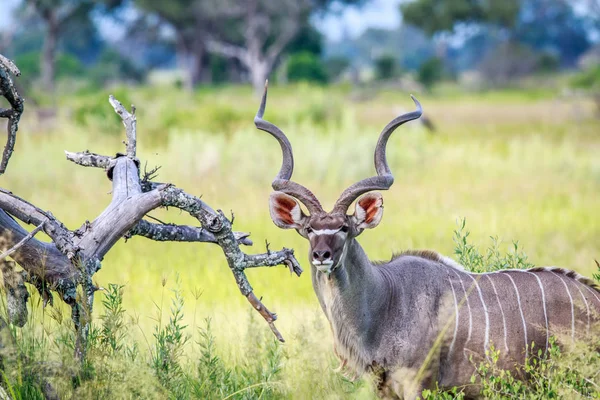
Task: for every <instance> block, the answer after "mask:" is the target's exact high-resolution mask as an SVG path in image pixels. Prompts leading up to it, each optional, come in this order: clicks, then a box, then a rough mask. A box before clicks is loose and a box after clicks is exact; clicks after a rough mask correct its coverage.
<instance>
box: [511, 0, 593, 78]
mask: <svg viewBox="0 0 600 400" xmlns="http://www.w3.org/2000/svg"><path fill="white" fill-rule="evenodd" d="M512 39H513V41H515V42H518V43H522V44H524V45H527V46H529V47H531V48H533V49H535V50H538V51H544V52H553V53H556V54H557V55H558V59H559V62H560V64H561V65H563V66H566V67H571V66H573V65H575V63H576V62H577V59H578V58H579V57H580V56H581V55H582V54H583V53H584V52H585V51H586V50H587V49H588V48H589V47H590V40H589V38H588V31H587V29H586V25H585V21H584V17H583V16H580V15H577V14H576V13H575V11H574V9H573V0H523V1H522V3H521V11H520V13H519V17H518V20H517V22H516V24H515V26H514V28H513V29H512Z"/></svg>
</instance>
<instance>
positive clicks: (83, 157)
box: [65, 150, 115, 170]
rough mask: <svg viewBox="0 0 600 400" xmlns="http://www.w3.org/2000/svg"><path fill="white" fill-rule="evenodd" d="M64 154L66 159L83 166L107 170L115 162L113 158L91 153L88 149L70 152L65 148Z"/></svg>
mask: <svg viewBox="0 0 600 400" xmlns="http://www.w3.org/2000/svg"><path fill="white" fill-rule="evenodd" d="M65 155H66V156H67V160H69V161H72V162H74V163H75V164H77V165H81V166H84V167H96V168H102V169H106V170H107V169H109V168H110V167H113V166H114V163H115V159H114V158H111V157H107V156H103V155H100V154H96V153H91V152H90V151H89V150H86V151H82V152H78V153H72V152H70V151H66V150H65Z"/></svg>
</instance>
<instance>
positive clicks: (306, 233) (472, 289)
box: [255, 87, 600, 398]
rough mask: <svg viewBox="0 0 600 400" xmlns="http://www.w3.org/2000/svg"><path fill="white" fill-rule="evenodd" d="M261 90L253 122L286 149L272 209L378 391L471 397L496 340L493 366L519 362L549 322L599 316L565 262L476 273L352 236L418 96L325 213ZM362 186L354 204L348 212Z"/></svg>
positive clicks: (553, 325)
mask: <svg viewBox="0 0 600 400" xmlns="http://www.w3.org/2000/svg"><path fill="white" fill-rule="evenodd" d="M266 95H267V91H266V87H265V93H264V95H263V99H262V102H261V106H260V109H259V111H258V113H257V115H256V118H255V124H256V126H257V128H259V129H261V130H263V131H266V132H268V133H270V134H271V135H273V136H274V137H275V138H276V139H277V140H278V141H279V143H280V145H281V148H282V151H283V159H284V160H283V165H282V168H281V170H280V172H279V174H278V175H277V177H276V178H275V180H274V181H273V188H274V189H275V190H276V192H274V193H273V194H272V195H271V198H270V211H271V217H272V219H273V221H274V223H275V224H276V225H277V226H279V227H281V228H287V229H290V228H292V229H296V230H297V231H298V233H299V234H300V235H302V236H303V237H305V238H307V239H308V240H309V242H310V252H309V259H310V261H311V264H312V265H311V267H312V268H311V270H312V282H313V287H314V290H315V293H316V294H317V297H318V299H319V303H320V305H321V308H322V309H323V311H324V313H325V315H326V316H327V319H328V320H329V323H330V325H331V330H332V333H333V339H334V351H335V353H336V355H337V356H338V358H340V360H341V363H342V364H341V367H342V368H347V369H349V370H351V371H352V372H354V373H355V374H356V375H361V374H363V373H365V372H372V373H374V374H375V376H376V378H377V382H378V390H379V394H380V395H381V396H382V397H390V398H396V397H400V398H415V397H416V396H418V395H419V394H420V393H421V391H422V390H423V389H425V388H431V387H435V384H436V382H437V383H438V385H439V387H441V388H451V387H454V386H461V387H464V388H465V393H466V395H467V396H468V397H477V396H478V388H477V386H475V385H471V384H470V379H471V376H472V375H473V373H474V372H475V365H476V364H477V363H478V362H479V361H482V360H485V358H486V351H487V350H489V349H491V348H492V346H493V347H494V348H495V349H497V350H498V351H500V358H499V366H500V367H503V368H506V369H514V368H515V367H516V366H518V365H520V364H523V363H524V361H525V359H526V357H528V355H529V352H531V345H532V343H535V347H534V348H535V349H536V352H537V349H540V348H542V349H546V348H547V347H548V343H549V339H550V337H551V335H552V334H553V333H557V334H558V333H562V334H566V335H567V337H569V336H570V337H572V338H573V339H574V338H575V337H576V335H578V334H579V333H586V332H589V331H590V329H592V328H593V326H594V325H596V324H597V321H598V318H597V316H598V313H599V312H600V291H598V288H597V287H596V286H595V285H594V284H593V282H592V281H591V280H588V279H586V278H584V277H582V276H580V275H578V274H576V273H574V272H572V271H567V270H563V269H559V268H535V269H529V270H504V271H498V272H494V273H485V274H475V273H469V272H466V271H465V270H464V269H463V268H462V266H460V265H459V264H457V263H456V262H454V261H452V260H451V259H449V258H446V257H443V256H441V255H439V254H438V253H435V252H432V251H408V252H404V253H402V254H400V255H397V256H395V257H393V258H392V260H390V261H389V262H385V263H381V262H372V261H370V260H369V258H368V257H367V255H366V254H365V252H364V250H363V249H362V247H361V246H360V244H359V243H358V241H357V240H356V237H357V236H358V235H359V234H360V233H362V231H363V230H364V229H368V228H374V227H375V226H377V224H378V223H379V221H380V220H381V217H382V214H383V199H382V197H381V194H379V193H367V192H370V191H372V190H376V189H382V190H386V189H388V188H389V187H390V186H391V185H392V183H393V177H392V174H391V171H390V169H389V166H388V165H387V162H386V155H385V147H386V144H387V140H388V138H389V136H390V135H391V133H392V132H393V131H394V130H395V129H396V128H397V127H398V126H400V125H402V124H403V123H405V122H407V121H410V120H413V119H416V118H419V116H420V115H421V106H420V104H419V103H418V102H417V101H416V100H415V99H414V98H413V100H414V101H415V103H416V104H417V107H418V109H417V111H415V112H412V113H408V114H405V115H402V116H400V117H398V118H396V119H395V120H393V121H392V122H390V123H389V124H388V125H387V126H386V127H385V128H384V130H383V131H382V133H381V135H380V137H379V141H378V143H377V147H376V150H375V168H376V170H377V176H375V177H372V178H367V179H364V180H362V181H360V182H358V183H356V184H354V185H352V186H350V187H349V188H348V189H346V190H345V191H344V192H343V193H342V195H341V197H340V199H339V200H338V201H337V203H336V205H335V207H334V209H333V211H331V212H329V213H328V212H325V211H323V208H322V207H321V205H320V203H319V201H318V200H317V198H316V197H315V196H314V195H313V194H312V193H311V192H310V191H309V190H308V189H306V188H305V187H303V186H301V185H299V184H297V183H295V182H293V181H291V180H290V178H291V175H292V172H293V157H292V149H291V145H290V143H289V141H288V140H287V138H286V137H285V135H284V134H283V132H282V131H281V130H280V129H279V128H277V127H276V126H275V125H273V124H271V123H269V122H267V121H265V120H263V118H262V117H263V114H264V111H265V106H266ZM365 193H367V194H365ZM363 194H364V195H363ZM360 195H363V196H362V197H360V198H359V199H358V201H357V202H356V206H355V212H354V214H352V215H347V213H346V212H347V209H348V207H349V206H350V205H351V204H352V203H353V202H354V200H356V199H357V198H358V197H359V196H360ZM292 196H293V197H292ZM296 199H297V200H300V201H301V202H302V203H303V204H304V205H305V206H306V208H307V209H308V211H309V213H310V214H309V215H305V214H304V212H303V211H302V209H301V208H300V205H299V203H298V202H297V201H296Z"/></svg>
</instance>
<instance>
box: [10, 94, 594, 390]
mask: <svg viewBox="0 0 600 400" xmlns="http://www.w3.org/2000/svg"><path fill="white" fill-rule="evenodd" d="M538 83H539V82H538ZM538 83H535V82H534V83H533V84H531V85H530V86H531V87H532V88H531V89H528V90H509V89H507V90H496V91H489V92H477V93H465V92H464V91H458V90H456V89H454V88H453V87H450V86H447V87H446V86H443V87H440V88H438V90H436V91H435V92H434V93H432V94H428V95H419V96H418V98H419V100H420V101H421V102H422V104H423V106H424V109H425V114H426V115H427V116H428V117H430V118H431V119H432V120H433V121H434V122H435V125H436V128H437V129H436V131H435V132H434V133H432V132H429V131H428V130H426V129H425V128H423V127H422V126H421V125H419V124H418V123H412V124H409V125H407V126H404V127H402V128H401V129H400V131H398V132H397V133H396V134H395V135H394V137H393V138H392V142H391V143H390V145H389V146H388V159H389V162H390V165H391V168H392V169H393V171H394V174H395V176H396V184H395V185H394V186H393V187H392V189H391V190H390V191H388V192H386V193H384V199H385V205H386V210H385V215H384V219H383V221H382V223H381V225H380V226H379V227H378V228H377V229H376V230H373V231H371V232H367V233H365V234H364V235H363V236H361V240H360V241H361V243H362V244H363V246H364V247H365V249H366V250H367V252H368V254H369V255H370V257H371V258H374V259H377V258H380V259H387V258H389V257H390V256H391V253H392V251H399V250H403V249H409V248H430V249H435V250H437V251H439V252H441V253H443V254H446V255H452V256H454V257H455V258H456V259H457V260H458V261H460V262H462V263H464V264H465V265H466V266H467V267H468V268H472V269H476V270H485V269H498V268H507V267H510V268H522V267H529V266H531V265H533V264H535V265H539V266H543V265H556V266H561V267H566V268H572V269H575V270H577V271H578V272H580V273H582V274H584V275H586V276H592V274H594V273H595V272H596V269H597V266H596V264H595V263H594V259H595V258H600V255H599V254H598V250H599V249H598V240H597V238H598V237H599V235H600V222H599V220H598V210H599V209H600V197H599V196H598V193H600V158H599V157H598V154H599V150H600V136H599V135H598V122H597V120H596V119H594V118H593V104H592V102H591V100H588V99H585V98H577V97H564V98H563V97H560V96H559V95H557V92H556V91H555V90H553V89H544V88H542V89H540V88H539V87H541V85H539V84H538ZM536 87H537V88H536ZM59 89H60V87H59ZM71 89H72V88H71ZM109 93H112V94H114V95H115V96H116V97H117V98H119V99H120V100H121V101H122V102H123V103H124V104H128V103H134V104H136V106H137V107H138V111H137V117H138V138H139V145H138V154H139V156H140V157H143V159H144V160H148V166H149V167H152V166H154V165H161V166H162V169H161V170H160V171H159V173H160V175H159V178H158V180H159V181H168V182H173V183H174V184H176V185H177V186H178V187H181V188H183V189H186V190H188V191H189V192H192V193H195V194H197V195H200V194H201V195H202V196H203V199H204V200H206V201H208V202H210V204H212V205H214V206H215V207H218V208H221V209H223V210H226V211H228V210H230V209H231V210H233V211H234V212H235V213H236V219H235V225H234V228H235V229H236V230H239V231H246V232H251V233H252V238H253V240H254V243H255V247H257V248H256V249H254V251H256V252H259V251H263V250H264V245H263V243H264V242H265V240H267V241H268V242H269V243H270V244H271V245H272V247H273V248H281V247H283V246H286V247H293V248H295V249H296V250H297V251H296V255H297V258H298V259H299V260H300V262H301V263H302V264H303V266H304V268H305V270H306V272H305V273H304V274H303V275H302V277H300V278H296V277H295V276H291V275H290V273H289V271H287V269H285V268H280V269H269V270H266V269H263V270H256V271H250V272H249V276H250V279H251V280H252V282H253V285H254V287H255V289H256V291H257V293H260V294H262V295H263V296H264V300H265V302H266V303H268V304H269V306H270V308H271V309H272V310H274V311H276V312H277V313H278V316H279V319H278V321H277V323H278V327H279V329H280V331H281V332H282V334H283V336H284V337H285V338H286V343H285V344H280V343H278V342H276V340H275V338H274V337H273V336H272V334H271V332H269V330H268V328H267V327H266V326H265V325H264V323H263V322H262V321H261V320H259V317H258V316H255V315H254V314H255V313H254V311H252V310H251V309H250V307H249V306H248V304H247V302H246V301H245V300H244V299H243V297H242V296H240V294H239V291H238V289H237V287H236V286H235V283H234V282H233V278H232V276H231V272H230V271H229V270H228V268H227V265H226V262H225V260H224V258H223V255H222V252H221V251H220V249H218V248H217V247H216V246H212V245H210V244H182V243H156V242H150V241H146V240H144V239H141V238H132V239H130V240H128V241H127V242H125V241H121V242H120V243H118V244H117V245H116V246H115V248H114V249H113V250H112V251H111V252H110V253H108V255H107V257H106V258H105V259H104V261H103V268H102V269H101V270H100V271H99V273H98V274H97V275H96V280H97V282H96V283H97V284H98V285H99V286H102V287H103V288H104V289H105V290H104V291H103V292H100V293H98V294H97V296H96V306H95V315H94V328H93V329H92V331H91V333H90V350H89V352H88V357H87V359H86V363H85V365H84V366H83V368H81V367H80V366H79V365H77V364H76V363H75V361H74V360H73V328H72V322H71V320H70V316H69V312H70V310H68V309H67V308H66V307H64V306H63V305H61V304H58V303H59V302H56V305H55V307H46V308H43V307H42V305H41V299H40V297H39V296H38V295H37V294H36V293H34V292H35V290H32V291H31V292H32V299H31V300H30V306H31V309H32V310H31V311H32V312H30V317H29V318H30V320H29V321H28V323H27V324H26V325H25V327H24V328H15V327H12V326H11V327H10V328H9V329H8V330H6V329H5V330H4V332H5V333H8V337H5V338H4V339H3V343H4V344H5V347H4V349H3V350H2V353H1V354H2V361H3V364H4V370H3V371H4V372H3V383H2V385H3V386H4V387H5V388H6V391H7V392H8V393H9V394H10V395H11V397H12V398H19V399H30V398H40V396H41V395H40V390H39V382H37V381H35V379H33V378H32V376H37V375H38V373H39V371H44V368H49V369H50V370H51V371H52V374H49V375H48V379H49V380H50V382H51V383H52V384H53V385H54V386H55V389H56V390H57V391H58V392H59V393H60V395H61V397H64V398H215V399H225V398H299V399H300V398H348V397H350V398H373V397H374V392H373V389H372V386H371V384H370V382H369V381H368V380H367V379H366V378H365V379H362V380H358V381H356V382H351V381H350V380H348V379H346V378H344V377H342V376H341V375H339V374H336V373H335V372H334V371H333V369H334V368H335V367H336V366H337V364H336V360H335V358H334V355H333V351H332V346H331V337H330V332H329V328H328V325H327V322H326V319H325V317H324V316H323V315H322V312H321V310H320V308H319V306H318V303H317V301H316V298H315V296H314V294H313V291H312V287H311V282H310V272H309V271H308V269H309V268H308V265H307V263H306V256H305V254H304V253H305V252H306V251H307V244H306V243H305V242H304V241H303V240H302V239H301V238H300V237H299V236H298V235H295V234H294V233H293V232H289V233H288V232H281V231H279V230H278V228H276V227H275V226H274V225H273V224H272V222H271V221H270V217H269V212H268V206H267V199H268V195H269V193H270V192H271V188H270V182H271V180H272V178H273V176H274V175H275V173H276V172H277V170H278V168H279V164H280V161H281V155H280V150H279V147H278V146H277V143H276V142H275V141H274V140H273V139H272V138H271V137H269V135H267V134H265V133H264V132H259V131H257V130H256V129H255V128H254V126H253V123H252V118H253V116H254V114H255V112H256V109H257V106H258V99H257V98H256V97H255V96H254V95H253V92H252V90H251V89H250V88H249V87H248V88H247V87H229V86H227V87H222V88H219V89H210V88H203V89H199V90H196V91H194V92H188V91H183V90H181V89H177V88H173V87H172V86H155V87H137V88H134V87H132V88H130V87H113V88H111V89H110V90H109V89H101V90H99V89H94V90H89V91H88V90H84V89H82V90H80V91H79V92H76V93H72V94H70V95H63V96H59V97H58V98H57V99H58V110H59V114H58V116H57V118H56V119H54V120H53V122H52V123H47V122H43V121H42V122H40V120H38V119H37V118H36V114H35V113H34V112H26V113H25V114H24V117H23V121H22V123H21V126H20V131H19V139H18V142H17V147H16V150H15V155H14V156H13V158H12V160H11V166H10V169H9V170H8V171H7V173H6V174H5V175H4V176H3V178H2V179H3V183H2V186H3V187H5V188H9V189H10V190H11V191H13V192H14V193H17V194H18V195H19V196H21V197H23V198H26V199H28V200H29V201H31V202H32V203H34V204H36V205H38V206H39V207H41V208H43V209H47V210H51V211H52V213H53V214H54V215H56V216H57V217H58V218H60V219H61V220H62V221H63V222H65V223H66V224H67V226H69V227H72V228H74V227H75V225H78V224H80V223H81V221H82V220H85V218H86V217H88V216H89V215H96V214H98V213H99V212H100V211H101V210H102V209H103V208H104V207H105V206H106V203H108V202H109V201H110V195H109V194H108V192H109V191H110V183H109V181H108V180H107V179H106V176H105V175H104V174H103V173H101V172H100V171H98V170H94V169H84V168H73V166H72V165H70V163H68V162H67V161H66V160H65V159H64V153H63V150H64V149H70V150H83V149H86V148H90V149H93V150H94V151H95V152H99V153H105V154H110V153H112V152H114V149H116V148H119V145H120V142H121V141H122V126H121V121H120V120H119V118H118V117H117V116H116V115H115V114H114V112H113V110H112V109H111V107H110V106H109V105H108V102H107V101H106V99H107V97H108V94H109ZM269 96H270V107H269V110H268V111H267V115H266V117H267V118H268V119H269V120H271V121H273V122H275V123H276V124H278V125H279V126H280V127H282V129H284V130H285V131H286V133H287V135H288V136H289V138H290V140H291V141H292V145H293V147H294V152H295V155H296V169H295V175H294V176H295V180H297V181H299V182H301V183H303V184H304V185H306V186H307V187H309V188H311V189H312V190H313V191H314V192H315V193H316V194H317V195H318V196H319V198H321V199H322V200H323V202H324V203H325V204H332V202H333V201H334V200H335V199H336V198H337V196H338V195H339V192H340V191H341V190H343V189H344V188H345V187H347V186H348V185H349V184H350V183H352V182H355V181H357V180H358V179H360V178H363V177H366V176H370V175H371V174H372V169H373V166H372V149H373V148H374V146H375V141H376V138H377V135H378V133H379V131H380V129H381V128H382V127H383V125H385V123H387V121H389V120H390V119H391V118H392V117H393V116H394V115H395V114H397V113H398V110H399V109H408V108H410V107H412V102H411V101H410V98H409V97H408V95H406V94H405V93H404V92H401V91H394V90H384V91H380V92H378V93H375V94H373V93H370V94H369V96H367V98H366V99H365V97H364V96H361V95H360V93H358V94H357V93H356V92H355V91H354V90H352V89H350V88H349V87H343V86H337V87H315V86H309V85H304V84H297V85H293V86H285V87H277V86H274V87H273V88H272V89H271V91H270V93H269ZM358 99H360V100H358ZM102 192H106V193H107V194H106V195H104V196H99V195H98V193H102ZM172 214H173V213H171V214H169V217H168V219H169V220H172V221H174V222H178V223H193V222H191V221H190V220H189V218H188V217H186V216H184V215H180V216H178V215H174V216H173V215H172ZM151 215H152V216H154V217H156V218H159V219H163V218H166V216H165V215H163V212H162V211H160V212H159V211H157V212H153V213H152V214H151ZM463 218H466V221H467V224H466V226H465V225H464V224H463ZM468 231H470V234H468V233H467V232H468ZM490 237H492V239H490ZM517 240H518V245H516V244H515V242H514V241H517ZM525 254H527V256H525ZM594 340H595V343H593V344H595V345H597V344H598V336H596V337H595V338H594ZM553 356H554V357H553V358H552V361H539V360H536V361H532V362H537V363H542V364H543V365H544V367H543V368H542V369H541V372H540V370H539V369H537V368H536V369H532V371H533V373H534V374H536V375H534V376H535V377H536V379H534V380H533V383H530V384H524V383H520V382H519V381H516V380H514V379H513V377H507V376H506V375H502V374H501V373H497V374H491V371H494V366H493V359H494V358H493V354H492V355H491V357H490V362H489V363H487V364H484V365H480V366H479V369H478V372H479V375H480V376H483V377H484V378H485V379H486V380H485V382H487V383H486V384H485V390H486V392H485V394H486V395H487V396H489V397H491V398H504V397H505V396H508V395H518V396H525V397H531V398H548V397H567V398H578V397H581V398H590V397H591V398H598V397H600V391H599V390H598V387H599V386H600V376H599V374H598V369H599V368H598V365H599V364H598V363H599V361H598V353H597V351H590V350H589V348H587V347H584V348H583V349H582V350H580V351H575V352H574V353H569V354H568V355H563V354H562V353H561V350H560V349H559V348H558V347H556V348H554V349H553ZM542 359H543V358H542ZM56 366H59V367H60V368H55V367H56ZM51 367H54V368H51ZM57 371H58V372H57ZM33 372H36V373H33ZM496 372H497V371H496ZM496 376H498V377H499V378H496ZM459 392H460V390H457V391H456V393H454V394H452V393H451V394H448V393H444V394H442V393H433V392H428V393H426V394H425V395H426V396H430V398H437V397H441V396H444V397H450V398H453V397H460V393H459Z"/></svg>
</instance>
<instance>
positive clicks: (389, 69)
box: [374, 54, 398, 80]
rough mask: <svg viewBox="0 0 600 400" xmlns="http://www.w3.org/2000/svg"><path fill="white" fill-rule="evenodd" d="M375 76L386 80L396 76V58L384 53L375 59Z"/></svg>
mask: <svg viewBox="0 0 600 400" xmlns="http://www.w3.org/2000/svg"><path fill="white" fill-rule="evenodd" d="M374 64H375V78H376V79H378V80H388V79H392V78H395V77H397V76H398V60H396V57H394V56H393V55H391V54H384V55H381V56H379V57H377V58H376V59H375V62H374Z"/></svg>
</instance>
